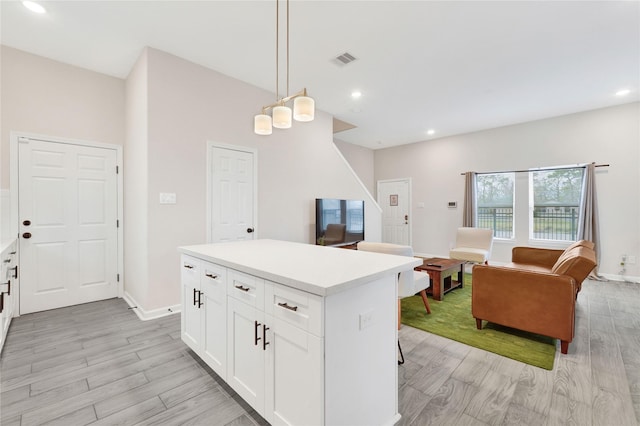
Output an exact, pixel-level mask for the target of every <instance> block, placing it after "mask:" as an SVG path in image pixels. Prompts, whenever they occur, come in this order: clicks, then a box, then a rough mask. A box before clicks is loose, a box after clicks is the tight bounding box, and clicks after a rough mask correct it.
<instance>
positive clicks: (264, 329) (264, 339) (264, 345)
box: [262, 324, 269, 351]
mask: <svg viewBox="0 0 640 426" xmlns="http://www.w3.org/2000/svg"><path fill="white" fill-rule="evenodd" d="M267 330H269V327H267V326H266V325H265V324H262V350H263V351H266V350H267V345H268V344H269V342H267Z"/></svg>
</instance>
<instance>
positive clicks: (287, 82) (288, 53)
mask: <svg viewBox="0 0 640 426" xmlns="http://www.w3.org/2000/svg"><path fill="white" fill-rule="evenodd" d="M287 96H289V0H287Z"/></svg>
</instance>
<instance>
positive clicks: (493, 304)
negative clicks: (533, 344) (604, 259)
mask: <svg viewBox="0 0 640 426" xmlns="http://www.w3.org/2000/svg"><path fill="white" fill-rule="evenodd" d="M593 248H594V246H593V243H592V242H590V241H584V240H582V241H578V242H576V243H574V244H572V245H571V246H569V247H568V248H567V249H566V250H549V249H541V248H533V247H514V248H513V250H512V255H511V256H512V257H511V260H512V263H510V264H508V265H505V266H490V265H475V266H474V267H473V281H472V282H473V284H472V289H471V313H472V315H473V317H474V318H475V319H476V325H477V327H478V329H481V328H482V321H483V320H485V321H489V322H493V323H495V324H500V325H504V326H507V327H512V328H516V329H519V330H524V331H528V332H531V333H536V334H541V335H543V336H549V337H553V338H556V339H559V340H560V348H561V351H562V353H563V354H566V353H567V351H568V349H569V343H570V342H571V341H572V340H573V336H574V324H575V301H576V298H577V296H578V292H579V291H580V288H581V286H582V281H584V279H585V278H586V277H587V276H588V275H589V273H590V272H591V271H592V270H593V268H594V267H595V266H596V256H595V252H594V250H593Z"/></svg>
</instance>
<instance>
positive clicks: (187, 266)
mask: <svg viewBox="0 0 640 426" xmlns="http://www.w3.org/2000/svg"><path fill="white" fill-rule="evenodd" d="M184 267H185V268H187V269H193V266H191V265H189V264H188V263H185V264H184Z"/></svg>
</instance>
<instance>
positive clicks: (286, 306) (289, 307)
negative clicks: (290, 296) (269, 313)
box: [278, 302, 298, 312]
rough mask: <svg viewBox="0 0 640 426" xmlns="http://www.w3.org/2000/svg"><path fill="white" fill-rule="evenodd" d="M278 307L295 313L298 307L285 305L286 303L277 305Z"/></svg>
mask: <svg viewBox="0 0 640 426" xmlns="http://www.w3.org/2000/svg"><path fill="white" fill-rule="evenodd" d="M278 306H280V307H281V308H285V309H288V310H290V311H294V312H295V311H297V310H298V307H297V306H291V305H287V302H284V303H278Z"/></svg>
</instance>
